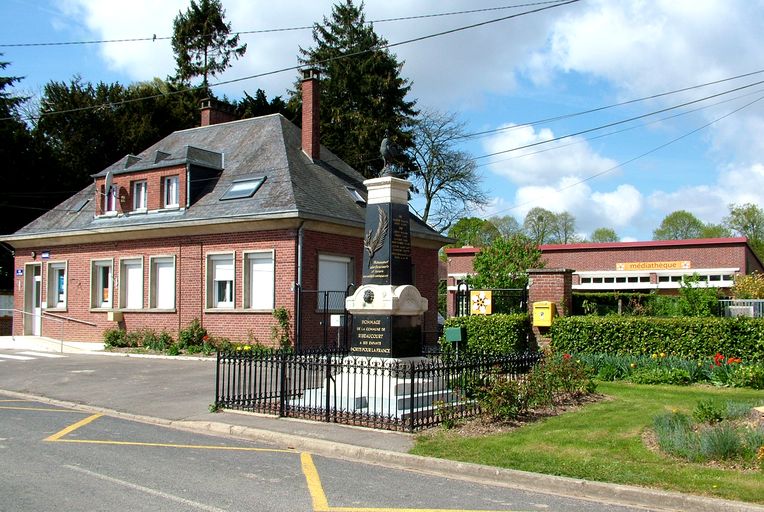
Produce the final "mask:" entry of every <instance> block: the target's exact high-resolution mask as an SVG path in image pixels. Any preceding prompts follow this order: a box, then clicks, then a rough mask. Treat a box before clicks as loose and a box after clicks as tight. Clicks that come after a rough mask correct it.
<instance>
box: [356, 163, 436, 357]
mask: <svg viewBox="0 0 764 512" xmlns="http://www.w3.org/2000/svg"><path fill="white" fill-rule="evenodd" d="M363 183H364V185H365V186H366V189H367V191H368V199H367V206H366V225H365V236H364V253H363V280H362V285H361V286H360V287H359V288H358V289H357V290H356V292H355V293H354V294H353V295H352V296H351V297H348V298H347V299H346V301H345V305H346V308H347V310H348V311H349V312H350V313H351V314H352V315H353V331H352V337H351V340H350V354H351V355H353V356H368V357H382V358H409V357H417V356H421V354H422V347H421V339H422V315H423V314H424V312H425V311H427V299H425V298H423V297H422V296H421V294H420V293H419V290H417V289H416V287H415V286H413V284H412V282H411V281H412V275H411V268H412V267H411V233H410V229H409V206H408V190H409V182H408V181H406V180H404V179H400V178H396V177H393V176H384V177H381V178H375V179H370V180H366V181H364V182H363Z"/></svg>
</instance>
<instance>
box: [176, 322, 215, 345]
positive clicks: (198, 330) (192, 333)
mask: <svg viewBox="0 0 764 512" xmlns="http://www.w3.org/2000/svg"><path fill="white" fill-rule="evenodd" d="M208 339H209V336H208V335H207V329H205V328H204V327H202V324H201V323H200V322H199V319H198V318H194V319H193V320H191V323H190V324H188V327H186V328H185V329H181V331H180V332H179V333H178V348H179V349H181V350H183V349H186V350H189V349H191V347H195V348H196V349H191V350H194V351H195V352H201V348H202V346H203V345H204V342H206V341H207V340H208ZM189 352H190V350H189Z"/></svg>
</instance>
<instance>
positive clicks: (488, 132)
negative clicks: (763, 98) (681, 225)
mask: <svg viewBox="0 0 764 512" xmlns="http://www.w3.org/2000/svg"><path fill="white" fill-rule="evenodd" d="M761 73H764V69H759V70H757V71H751V72H750V73H743V74H742V75H736V76H731V77H728V78H722V79H720V80H714V81H712V82H706V83H703V84H697V85H691V86H689V87H683V88H681V89H674V90H673V91H668V92H661V93H658V94H653V95H652V96H644V97H642V98H636V99H633V100H627V101H622V102H620V103H613V104H611V105H605V106H602V107H596V108H592V109H589V110H583V111H581V112H574V113H571V114H563V115H559V116H554V117H547V118H545V119H539V120H537V121H528V122H525V123H521V124H513V125H512V126H502V127H500V128H494V129H491V130H484V131H480V132H472V133H467V134H464V135H461V136H460V137H456V138H457V139H471V138H477V137H481V136H484V135H491V134H494V133H497V132H503V131H509V130H516V129H518V128H523V127H526V126H534V125H537V124H542V123H552V122H555V121H561V120H563V119H570V118H573V117H578V116H583V115H587V114H593V113H595V112H602V111H603V110H608V109H611V108H616V107H622V106H624V105H630V104H632V103H639V102H641V101H648V100H654V99H657V98H662V97H664V96H670V95H672V94H678V93H681V92H687V91H691V90H694V89H701V88H703V87H708V86H711V85H718V84H721V83H724V82H730V81H732V80H738V79H740V78H746V77H749V76H753V75H758V74H761Z"/></svg>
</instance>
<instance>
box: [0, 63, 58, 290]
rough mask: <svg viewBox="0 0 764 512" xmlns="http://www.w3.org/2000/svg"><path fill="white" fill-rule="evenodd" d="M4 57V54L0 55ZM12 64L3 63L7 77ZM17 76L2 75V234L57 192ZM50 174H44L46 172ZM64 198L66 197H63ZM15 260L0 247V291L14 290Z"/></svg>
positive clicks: (36, 211) (32, 214) (27, 219)
mask: <svg viewBox="0 0 764 512" xmlns="http://www.w3.org/2000/svg"><path fill="white" fill-rule="evenodd" d="M0 55H2V54H0ZM9 65H10V63H9V62H3V61H0V72H2V74H3V75H5V72H4V71H3V70H5V69H6V68H7V67H8V66H9ZM20 81H21V77H17V76H0V162H2V165H1V166H0V177H1V178H2V183H3V187H2V189H1V190H0V233H12V232H14V231H16V230H17V229H19V228H20V227H22V226H24V225H25V224H27V223H28V222H30V221H31V220H33V219H34V218H35V217H37V216H38V215H40V213H41V212H42V211H44V210H45V208H47V207H48V205H49V204H50V203H51V202H52V201H51V196H50V194H51V193H52V192H54V191H53V190H52V185H51V183H50V181H49V180H48V178H49V177H50V175H51V174H52V171H54V170H49V169H48V168H47V166H45V165H43V160H42V158H41V155H42V154H43V152H42V150H43V149H44V146H41V145H39V144H38V143H37V141H36V140H35V138H34V137H33V136H32V133H31V132H30V130H29V127H28V126H27V124H26V123H25V122H24V120H23V118H22V116H21V114H20V109H21V108H22V107H23V106H24V104H25V102H26V101H27V98H25V97H23V96H18V95H15V94H14V93H13V91H12V89H13V87H14V84H17V83H18V82H20ZM46 172H47V173H48V174H45V173H46ZM61 199H63V198H61ZM12 270H13V257H12V254H11V251H10V249H8V248H7V247H6V246H4V245H3V246H2V248H0V288H2V289H10V288H12V287H13V275H12V274H13V273H12Z"/></svg>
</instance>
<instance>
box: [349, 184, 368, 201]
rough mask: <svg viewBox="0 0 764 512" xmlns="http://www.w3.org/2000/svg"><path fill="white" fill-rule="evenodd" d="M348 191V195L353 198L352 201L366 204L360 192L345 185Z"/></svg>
mask: <svg viewBox="0 0 764 512" xmlns="http://www.w3.org/2000/svg"><path fill="white" fill-rule="evenodd" d="M345 188H346V189H347V191H348V194H350V197H352V198H353V201H355V202H356V203H360V204H366V199H364V198H363V196H362V195H361V194H359V193H358V191H357V190H356V189H354V188H353V187H345Z"/></svg>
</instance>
